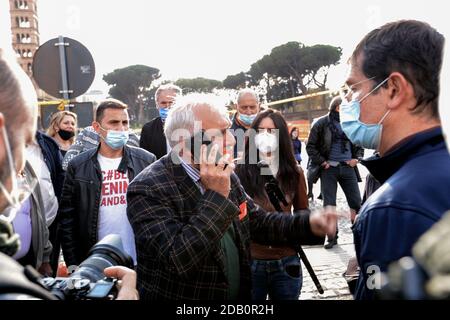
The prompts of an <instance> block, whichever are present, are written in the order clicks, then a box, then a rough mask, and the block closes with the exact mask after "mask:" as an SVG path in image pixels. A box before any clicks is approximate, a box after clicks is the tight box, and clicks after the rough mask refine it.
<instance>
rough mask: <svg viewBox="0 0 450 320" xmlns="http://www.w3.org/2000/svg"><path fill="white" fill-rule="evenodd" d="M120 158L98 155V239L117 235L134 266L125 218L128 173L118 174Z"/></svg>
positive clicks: (131, 231) (131, 244) (133, 255)
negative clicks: (100, 186)
mask: <svg viewBox="0 0 450 320" xmlns="http://www.w3.org/2000/svg"><path fill="white" fill-rule="evenodd" d="M120 161H122V158H115V159H110V158H106V157H104V156H102V155H101V154H98V162H99V163H100V168H101V170H102V179H103V180H102V194H101V200H100V210H99V217H98V239H99V240H101V239H103V238H104V237H106V236H107V235H109V234H119V235H120V236H121V238H122V243H123V247H124V249H125V251H126V252H127V253H128V254H129V255H130V256H131V257H132V258H133V262H134V264H135V265H136V245H135V242H134V233H133V229H132V228H131V225H130V222H129V221H128V217H127V189H128V183H129V180H128V176H127V175H128V173H122V172H119V171H118V170H117V169H118V168H119V164H120Z"/></svg>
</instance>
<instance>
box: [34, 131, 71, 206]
mask: <svg viewBox="0 0 450 320" xmlns="http://www.w3.org/2000/svg"><path fill="white" fill-rule="evenodd" d="M36 141H37V143H38V145H39V147H40V148H41V151H42V155H43V156H44V162H45V164H46V165H47V167H48V170H49V171H50V178H51V179H52V184H53V189H54V190H55V195H56V198H58V201H61V192H62V186H63V182H64V171H63V169H62V155H61V152H60V150H59V146H58V144H57V143H56V141H55V140H53V138H51V137H49V136H47V135H46V134H44V133H42V132H39V131H37V132H36Z"/></svg>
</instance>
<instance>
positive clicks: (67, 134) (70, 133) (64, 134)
mask: <svg viewBox="0 0 450 320" xmlns="http://www.w3.org/2000/svg"><path fill="white" fill-rule="evenodd" d="M58 134H59V136H60V137H61V139H63V140H64V141H67V140H69V139H70V138H72V137H73V136H74V135H75V132H73V131H67V130H62V129H59V131H58Z"/></svg>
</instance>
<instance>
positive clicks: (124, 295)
mask: <svg viewBox="0 0 450 320" xmlns="http://www.w3.org/2000/svg"><path fill="white" fill-rule="evenodd" d="M104 272H105V275H106V276H107V277H111V278H116V279H119V284H118V289H119V293H118V295H117V300H139V293H138V291H137V290H136V272H135V271H134V270H131V269H129V268H126V267H122V266H116V267H109V268H106V269H105V270H104Z"/></svg>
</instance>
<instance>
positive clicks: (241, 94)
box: [236, 88, 259, 103]
mask: <svg viewBox="0 0 450 320" xmlns="http://www.w3.org/2000/svg"><path fill="white" fill-rule="evenodd" d="M246 94H251V95H252V96H253V97H255V99H256V102H257V103H259V96H258V94H257V93H256V91H255V90H253V89H250V88H245V89H242V90H240V91H239V92H238V95H237V99H236V102H237V103H239V100H241V98H242V96H244V95H246Z"/></svg>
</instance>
